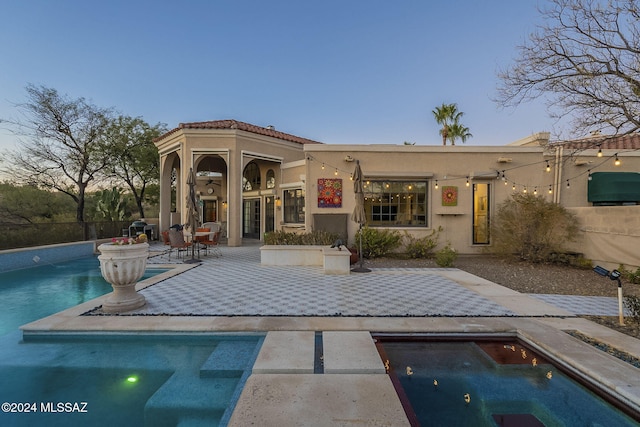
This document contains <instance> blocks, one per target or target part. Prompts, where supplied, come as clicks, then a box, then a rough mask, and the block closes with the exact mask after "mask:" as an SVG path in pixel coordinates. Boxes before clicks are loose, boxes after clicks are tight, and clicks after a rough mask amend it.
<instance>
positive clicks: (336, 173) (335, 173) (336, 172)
mask: <svg viewBox="0 0 640 427" xmlns="http://www.w3.org/2000/svg"><path fill="white" fill-rule="evenodd" d="M333 174H334V175H335V176H338V168H336V171H335V172H334V173H333Z"/></svg>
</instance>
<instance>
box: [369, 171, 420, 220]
mask: <svg viewBox="0 0 640 427" xmlns="http://www.w3.org/2000/svg"><path fill="white" fill-rule="evenodd" d="M428 189H429V183H428V181H426V180H424V181H418V180H416V181H404V180H403V181H399V180H398V181H394V180H368V181H366V182H365V183H364V194H365V200H364V210H365V213H366V215H367V225H370V226H384V227H394V226H396V227H426V226H427V196H428Z"/></svg>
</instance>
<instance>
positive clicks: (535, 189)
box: [533, 187, 538, 196]
mask: <svg viewBox="0 0 640 427" xmlns="http://www.w3.org/2000/svg"><path fill="white" fill-rule="evenodd" d="M533 195H534V196H537V195H538V187H533Z"/></svg>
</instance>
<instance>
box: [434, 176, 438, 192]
mask: <svg viewBox="0 0 640 427" xmlns="http://www.w3.org/2000/svg"><path fill="white" fill-rule="evenodd" d="M434 188H435V189H436V190H437V189H438V180H437V179H436V185H435V187H434Z"/></svg>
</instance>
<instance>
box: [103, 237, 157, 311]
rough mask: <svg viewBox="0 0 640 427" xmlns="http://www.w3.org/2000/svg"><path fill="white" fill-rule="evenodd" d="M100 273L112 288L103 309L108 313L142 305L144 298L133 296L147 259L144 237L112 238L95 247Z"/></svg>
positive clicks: (137, 295) (146, 244)
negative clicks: (98, 253) (97, 253)
mask: <svg viewBox="0 0 640 427" xmlns="http://www.w3.org/2000/svg"><path fill="white" fill-rule="evenodd" d="M98 250H99V251H100V255H99V256H98V259H99V260H100V272H101V273H102V277H104V279H105V280H106V281H107V282H109V283H110V284H111V287H112V288H113V293H112V294H111V295H110V296H109V297H108V298H107V300H106V301H105V302H104V304H103V305H102V309H103V310H104V311H105V312H107V313H121V312H124V311H130V310H134V309H136V308H140V307H142V306H143V305H145V303H146V301H145V298H144V295H142V294H139V293H137V292H136V283H137V282H138V280H140V278H141V277H142V276H143V275H144V271H145V269H146V267H147V257H148V255H149V244H148V243H147V235H146V234H141V235H140V236H138V238H136V239H133V238H126V237H125V238H121V239H117V238H114V239H112V241H111V242H110V243H104V244H102V245H100V246H99V247H98Z"/></svg>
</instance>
